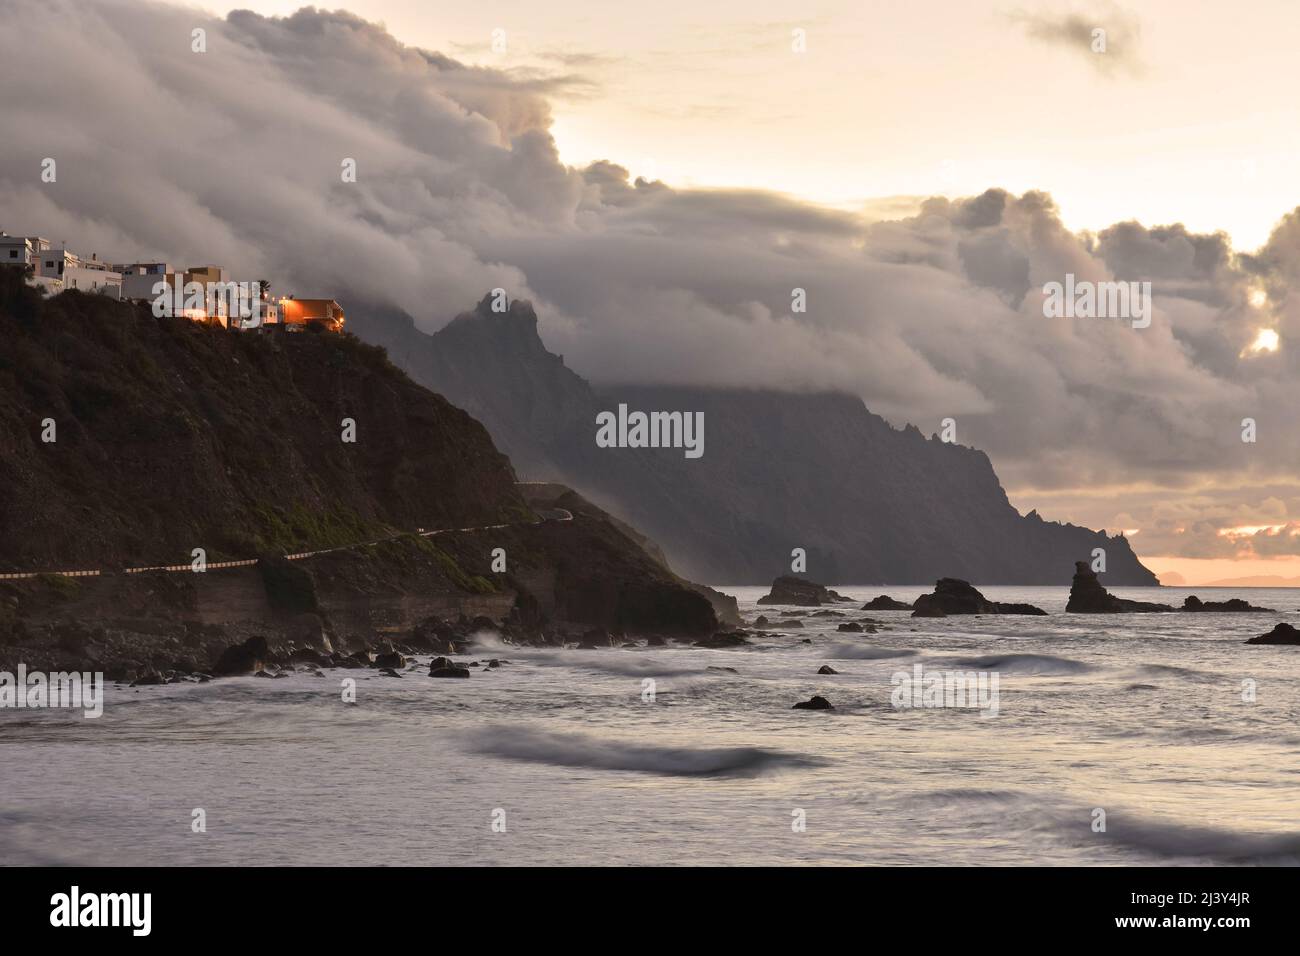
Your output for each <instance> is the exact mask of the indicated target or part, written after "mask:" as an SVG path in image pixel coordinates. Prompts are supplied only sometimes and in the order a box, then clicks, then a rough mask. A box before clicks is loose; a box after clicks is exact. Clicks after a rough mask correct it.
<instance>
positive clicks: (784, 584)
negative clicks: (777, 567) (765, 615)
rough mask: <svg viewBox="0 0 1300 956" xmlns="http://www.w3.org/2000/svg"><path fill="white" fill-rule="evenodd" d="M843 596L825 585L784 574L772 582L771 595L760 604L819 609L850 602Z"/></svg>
mask: <svg viewBox="0 0 1300 956" xmlns="http://www.w3.org/2000/svg"><path fill="white" fill-rule="evenodd" d="M850 600H852V598H846V597H845V596H844V595H842V594H836V593H835V592H834V591H832V590H830V589H829V588H827V587H824V586H823V585H820V584H816V583H814V582H812V581H805V580H804V579H803V578H796V577H794V576H793V575H789V574H783V575H781V576H780V577H779V578H777V579H776V580H775V581H773V582H772V590H771V592H770V593H768V594H765V595H763V596H762V597H761V598H759V599H758V603H759V604H795V605H798V606H800V607H817V606H819V605H822V604H835V603H839V602H843V601H850Z"/></svg>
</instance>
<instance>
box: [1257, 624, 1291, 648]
mask: <svg viewBox="0 0 1300 956" xmlns="http://www.w3.org/2000/svg"><path fill="white" fill-rule="evenodd" d="M1246 643H1247V644H1300V630H1296V629H1295V628H1294V627H1292V626H1291V625H1290V624H1279V625H1277V627H1275V628H1273V630H1271V631H1269V632H1268V633H1267V634H1261V635H1260V636H1259V637H1252V638H1251V639H1250V640H1248V641H1247V642H1246Z"/></svg>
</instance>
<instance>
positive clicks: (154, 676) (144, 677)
mask: <svg viewBox="0 0 1300 956" xmlns="http://www.w3.org/2000/svg"><path fill="white" fill-rule="evenodd" d="M165 683H167V678H165V677H163V676H162V674H160V673H158V672H157V671H156V670H154V669H153V668H152V667H151V668H149V669H147V670H146V671H145V672H144V673H143V674H141V675H140V676H139V677H137V678H136V679H135V680H133V681H131V686H132V687H148V686H150V685H153V684H165Z"/></svg>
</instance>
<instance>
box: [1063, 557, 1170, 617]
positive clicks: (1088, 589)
mask: <svg viewBox="0 0 1300 956" xmlns="http://www.w3.org/2000/svg"><path fill="white" fill-rule="evenodd" d="M1065 609H1066V610H1067V611H1069V612H1070V613H1071V614H1130V613H1145V612H1155V611H1172V610H1173V608H1172V607H1170V606H1169V605H1168V604H1153V603H1149V602H1147V601H1130V600H1128V599H1126V598H1118V597H1115V595H1113V594H1111V593H1110V592H1109V591H1107V590H1106V589H1105V588H1104V587H1102V584H1101V582H1100V581H1098V580H1097V574H1096V572H1094V571H1093V570H1092V568H1090V567H1089V566H1088V562H1087V561H1076V562H1074V580H1073V581H1071V582H1070V600H1069V602H1068V603H1067V604H1066V605H1065Z"/></svg>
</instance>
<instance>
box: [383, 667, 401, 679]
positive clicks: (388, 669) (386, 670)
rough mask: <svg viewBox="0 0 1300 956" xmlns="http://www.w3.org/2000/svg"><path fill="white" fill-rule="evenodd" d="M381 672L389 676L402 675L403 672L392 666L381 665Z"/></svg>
mask: <svg viewBox="0 0 1300 956" xmlns="http://www.w3.org/2000/svg"><path fill="white" fill-rule="evenodd" d="M379 673H381V674H387V675H388V676H389V677H401V676H402V675H401V674H399V673H397V671H395V670H393V669H392V668H391V667H381V668H379Z"/></svg>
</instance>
